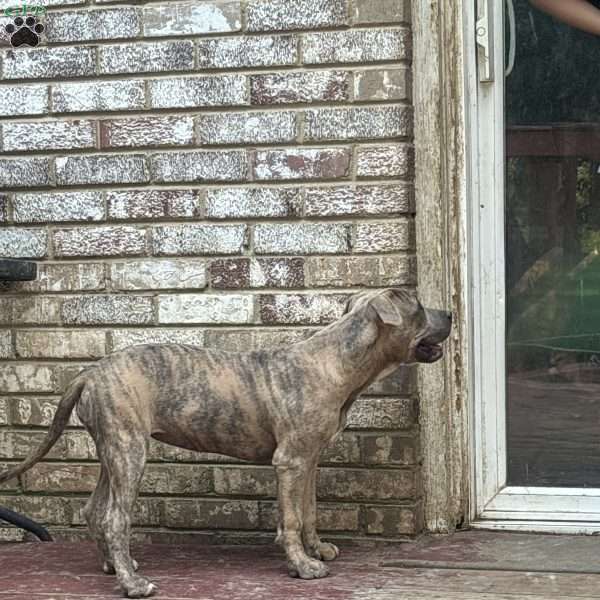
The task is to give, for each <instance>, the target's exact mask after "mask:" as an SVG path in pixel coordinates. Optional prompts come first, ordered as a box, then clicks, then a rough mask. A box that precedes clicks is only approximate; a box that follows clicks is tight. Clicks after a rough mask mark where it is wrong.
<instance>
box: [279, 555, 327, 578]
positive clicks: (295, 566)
mask: <svg viewBox="0 0 600 600" xmlns="http://www.w3.org/2000/svg"><path fill="white" fill-rule="evenodd" d="M288 573H289V574H290V576H291V577H300V579H321V577H327V575H329V567H328V566H327V565H325V564H323V563H322V562H321V561H320V560H315V559H313V558H308V556H307V557H306V558H304V559H301V560H298V561H296V562H294V563H292V562H288Z"/></svg>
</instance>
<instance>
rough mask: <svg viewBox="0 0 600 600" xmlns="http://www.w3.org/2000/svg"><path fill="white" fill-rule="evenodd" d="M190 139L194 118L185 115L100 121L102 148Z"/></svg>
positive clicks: (177, 142)
mask: <svg viewBox="0 0 600 600" xmlns="http://www.w3.org/2000/svg"><path fill="white" fill-rule="evenodd" d="M193 141H194V119H193V118H192V117H188V116H177V117H175V116H168V117H136V118H129V119H114V120H113V119H104V120H102V121H100V143H101V146H102V148H110V147H127V146H185V145H189V144H191V143H192V142H193Z"/></svg>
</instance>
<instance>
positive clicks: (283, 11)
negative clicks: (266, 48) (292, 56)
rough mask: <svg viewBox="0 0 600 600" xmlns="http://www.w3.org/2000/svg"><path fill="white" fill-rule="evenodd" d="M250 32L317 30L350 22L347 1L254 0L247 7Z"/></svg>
mask: <svg viewBox="0 0 600 600" xmlns="http://www.w3.org/2000/svg"><path fill="white" fill-rule="evenodd" d="M246 19H247V22H248V25H247V27H248V31H273V30H286V29H315V28H317V27H336V26H339V25H346V24H347V22H348V3H347V1H346V0H312V1H311V2H306V1H305V0H250V1H249V2H248V4H247V6H246Z"/></svg>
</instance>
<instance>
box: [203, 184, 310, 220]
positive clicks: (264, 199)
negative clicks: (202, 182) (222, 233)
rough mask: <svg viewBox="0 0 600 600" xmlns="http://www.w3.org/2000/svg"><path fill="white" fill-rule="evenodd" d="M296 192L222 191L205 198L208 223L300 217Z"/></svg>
mask: <svg viewBox="0 0 600 600" xmlns="http://www.w3.org/2000/svg"><path fill="white" fill-rule="evenodd" d="M301 204H302V199H301V196H300V190H299V189H298V188H264V187H261V188H239V187H238V188H222V189H210V190H208V192H207V195H206V218H207V219H243V218H255V217H294V216H299V215H300V211H301Z"/></svg>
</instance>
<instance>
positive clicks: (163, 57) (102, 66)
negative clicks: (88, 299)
mask: <svg viewBox="0 0 600 600" xmlns="http://www.w3.org/2000/svg"><path fill="white" fill-rule="evenodd" d="M98 56H99V59H98V64H99V67H98V68H99V72H100V73H102V74H108V75H115V74H119V73H155V72H160V71H186V70H189V69H193V68H194V42H192V41H191V40H178V41H173V42H154V43H151V42H149V43H146V44H140V43H135V44H115V45H110V46H100V47H99V48H98Z"/></svg>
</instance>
